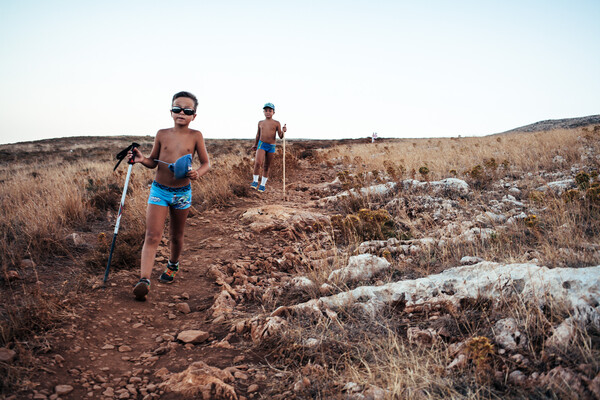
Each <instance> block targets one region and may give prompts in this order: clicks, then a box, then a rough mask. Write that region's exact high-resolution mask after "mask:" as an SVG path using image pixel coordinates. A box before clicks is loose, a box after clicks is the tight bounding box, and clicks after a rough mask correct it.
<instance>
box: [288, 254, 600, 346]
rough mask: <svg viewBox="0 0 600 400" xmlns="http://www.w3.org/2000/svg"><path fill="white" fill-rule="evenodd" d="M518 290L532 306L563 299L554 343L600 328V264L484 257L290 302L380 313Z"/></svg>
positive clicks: (308, 308) (300, 309) (305, 308)
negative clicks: (402, 305) (550, 264)
mask: <svg viewBox="0 0 600 400" xmlns="http://www.w3.org/2000/svg"><path fill="white" fill-rule="evenodd" d="M511 293H515V294H517V295H519V296H521V297H522V299H523V301H525V302H526V303H527V304H530V305H537V306H543V305H547V304H560V305H561V307H565V308H566V309H567V310H568V311H569V313H570V315H571V316H570V317H569V318H567V319H566V320H565V321H563V322H562V323H561V324H560V325H559V326H557V327H555V329H554V332H553V336H552V337H551V338H550V343H549V344H551V345H560V344H563V343H566V342H565V341H568V340H569V339H570V338H571V337H572V335H573V334H574V332H575V330H576V328H577V327H578V326H581V325H582V324H583V325H590V324H592V325H594V326H596V327H600V307H599V304H600V265H599V266H595V267H587V268H555V269H549V268H547V267H540V266H538V265H535V264H508V265H503V264H498V263H493V262H487V261H484V262H480V263H478V264H474V265H468V266H461V267H455V268H450V269H448V270H446V271H444V272H442V273H440V274H437V275H431V276H428V277H425V278H420V279H414V280H407V281H399V282H394V283H388V284H386V285H382V286H361V287H358V288H356V289H354V290H351V291H347V292H342V293H339V294H336V295H333V296H326V297H321V298H319V299H313V300H310V301H308V302H305V303H301V304H298V305H295V306H293V307H290V308H289V310H290V311H293V312H296V313H305V312H308V313H314V312H317V313H318V314H322V313H327V311H336V310H339V309H342V308H346V307H348V306H351V305H352V306H355V307H361V308H362V309H363V310H364V311H365V312H366V313H367V314H369V315H371V316H372V317H376V315H377V313H378V312H379V311H381V310H382V308H383V307H385V306H386V305H387V304H393V303H394V302H396V301H399V300H402V299H404V301H406V306H407V307H409V306H414V305H420V304H425V303H440V302H445V303H448V304H452V305H453V306H454V307H456V308H458V307H459V304H460V300H461V299H467V298H477V297H484V298H490V299H497V298H499V297H501V296H505V295H510V294H511Z"/></svg>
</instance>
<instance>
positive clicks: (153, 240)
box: [144, 231, 162, 245]
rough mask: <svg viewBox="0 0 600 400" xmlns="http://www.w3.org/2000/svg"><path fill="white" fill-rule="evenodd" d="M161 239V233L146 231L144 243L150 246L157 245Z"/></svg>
mask: <svg viewBox="0 0 600 400" xmlns="http://www.w3.org/2000/svg"><path fill="white" fill-rule="evenodd" d="M161 239H162V232H153V231H146V238H145V239H144V240H145V241H146V243H148V244H150V245H158V244H159V243H160V240H161Z"/></svg>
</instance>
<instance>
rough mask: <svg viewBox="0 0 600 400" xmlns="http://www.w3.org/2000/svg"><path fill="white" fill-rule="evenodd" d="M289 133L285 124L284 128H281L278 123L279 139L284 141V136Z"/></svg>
mask: <svg viewBox="0 0 600 400" xmlns="http://www.w3.org/2000/svg"><path fill="white" fill-rule="evenodd" d="M286 131H287V128H286V126H285V124H283V128H281V124H280V123H279V121H277V132H278V133H279V139H283V134H284V133H285V132H286Z"/></svg>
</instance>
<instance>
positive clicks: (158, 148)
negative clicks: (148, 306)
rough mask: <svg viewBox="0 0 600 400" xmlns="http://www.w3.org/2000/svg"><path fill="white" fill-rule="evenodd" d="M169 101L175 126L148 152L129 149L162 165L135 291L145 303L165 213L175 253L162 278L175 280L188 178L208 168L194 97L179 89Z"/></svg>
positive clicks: (149, 163) (136, 157) (147, 163)
mask: <svg viewBox="0 0 600 400" xmlns="http://www.w3.org/2000/svg"><path fill="white" fill-rule="evenodd" d="M171 105H172V106H171V117H172V118H173V121H174V123H175V124H174V126H173V128H167V129H161V130H159V131H158V132H157V133H156V138H155V139H154V146H153V147H152V151H151V152H150V155H149V156H148V157H145V156H144V155H143V154H142V153H141V152H140V150H138V149H137V148H134V149H133V152H130V153H129V157H130V158H131V157H133V162H134V163H140V164H142V165H143V166H144V167H146V168H156V167H158V170H157V171H156V176H155V178H154V182H153V183H152V187H151V189H150V196H149V198H148V208H147V210H146V237H145V239H144V246H143V247H142V261H141V264H142V266H141V272H140V280H139V282H138V283H137V284H136V285H135V287H134V289H133V294H134V295H135V298H136V300H140V301H144V300H145V299H146V295H147V294H148V292H149V291H150V275H151V274H152V267H153V266H154V257H155V255H156V249H157V248H158V244H159V243H160V240H161V238H162V234H163V229H164V226H165V220H166V218H167V213H169V216H170V220H171V222H170V227H169V232H170V244H171V249H170V250H171V254H170V258H169V261H168V263H167V268H166V269H165V271H164V272H163V273H162V275H161V276H160V278H159V281H160V282H163V283H172V282H173V278H174V277H175V274H176V273H177V271H178V270H179V256H180V255H181V250H182V248H183V229H184V227H185V220H186V219H187V216H188V213H189V208H190V206H191V205H192V188H191V185H190V180H196V179H198V178H200V177H201V176H202V175H204V174H206V173H207V172H208V170H209V168H210V164H209V161H208V153H207V152H206V147H205V145H204V138H203V137H202V133H200V131H197V130H194V129H190V127H189V125H190V122H192V121H193V120H194V119H196V109H197V107H198V100H197V99H196V96H194V95H193V94H191V93H189V92H179V93H176V94H175V95H174V96H173V100H172V103H171ZM194 153H195V154H197V155H198V159H199V160H200V168H198V169H192V167H191V158H192V157H193V156H194ZM180 158H181V159H180ZM178 160H179V161H178ZM170 163H174V164H173V165H172V166H171V167H172V168H173V170H171V169H170V167H169V165H168V164H170Z"/></svg>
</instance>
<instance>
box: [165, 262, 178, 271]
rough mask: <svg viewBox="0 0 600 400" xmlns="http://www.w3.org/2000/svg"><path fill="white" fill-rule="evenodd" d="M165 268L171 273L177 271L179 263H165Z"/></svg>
mask: <svg viewBox="0 0 600 400" xmlns="http://www.w3.org/2000/svg"><path fill="white" fill-rule="evenodd" d="M167 268H170V269H172V270H173V271H177V270H179V261H177V262H175V263H174V262H171V260H169V262H168V263H167Z"/></svg>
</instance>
